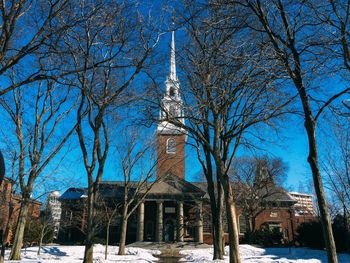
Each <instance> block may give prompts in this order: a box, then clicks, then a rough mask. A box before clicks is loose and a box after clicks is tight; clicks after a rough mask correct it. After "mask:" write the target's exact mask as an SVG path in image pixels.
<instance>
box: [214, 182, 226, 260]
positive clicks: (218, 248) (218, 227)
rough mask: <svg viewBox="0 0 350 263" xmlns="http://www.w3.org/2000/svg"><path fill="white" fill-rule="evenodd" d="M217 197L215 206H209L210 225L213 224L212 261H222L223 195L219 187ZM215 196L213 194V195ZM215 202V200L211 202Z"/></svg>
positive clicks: (223, 244) (223, 245)
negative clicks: (210, 212) (210, 214)
mask: <svg viewBox="0 0 350 263" xmlns="http://www.w3.org/2000/svg"><path fill="white" fill-rule="evenodd" d="M219 188H220V189H218V195H217V200H218V202H217V204H216V205H214V206H213V205H212V206H211V210H212V211H214V212H213V213H212V223H213V246H214V253H213V259H214V260H215V259H224V247H225V242H224V235H223V233H224V231H223V225H222V207H223V195H222V189H221V186H219ZM214 194H215V193H214ZM213 201H214V202H215V200H213Z"/></svg>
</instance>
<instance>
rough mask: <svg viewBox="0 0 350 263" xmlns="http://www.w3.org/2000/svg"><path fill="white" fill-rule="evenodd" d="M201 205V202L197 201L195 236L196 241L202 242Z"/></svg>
mask: <svg viewBox="0 0 350 263" xmlns="http://www.w3.org/2000/svg"><path fill="white" fill-rule="evenodd" d="M202 210H203V205H202V202H198V203H197V231H196V232H197V233H196V234H197V236H196V242H198V243H203V211H202Z"/></svg>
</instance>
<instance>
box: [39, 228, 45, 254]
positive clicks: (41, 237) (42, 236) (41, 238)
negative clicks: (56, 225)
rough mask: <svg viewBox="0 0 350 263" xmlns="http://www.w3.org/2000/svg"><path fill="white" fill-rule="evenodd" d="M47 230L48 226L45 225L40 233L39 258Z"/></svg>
mask: <svg viewBox="0 0 350 263" xmlns="http://www.w3.org/2000/svg"><path fill="white" fill-rule="evenodd" d="M45 228H46V226H45V225H44V226H43V227H42V229H41V232H40V240H39V247H38V256H39V255H40V252H41V247H42V245H43V238H44V235H45Z"/></svg>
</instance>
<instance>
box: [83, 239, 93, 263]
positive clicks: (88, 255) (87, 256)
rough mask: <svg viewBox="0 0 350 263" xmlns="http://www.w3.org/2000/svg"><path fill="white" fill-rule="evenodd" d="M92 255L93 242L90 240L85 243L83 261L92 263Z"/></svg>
mask: <svg viewBox="0 0 350 263" xmlns="http://www.w3.org/2000/svg"><path fill="white" fill-rule="evenodd" d="M93 257H94V244H92V242H90V243H86V244H85V250H84V261H83V262H84V263H92V261H93Z"/></svg>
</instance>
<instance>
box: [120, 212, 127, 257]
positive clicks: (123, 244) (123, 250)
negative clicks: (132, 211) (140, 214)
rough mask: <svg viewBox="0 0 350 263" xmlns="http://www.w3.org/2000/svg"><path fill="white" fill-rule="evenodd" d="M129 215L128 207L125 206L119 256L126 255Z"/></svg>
mask: <svg viewBox="0 0 350 263" xmlns="http://www.w3.org/2000/svg"><path fill="white" fill-rule="evenodd" d="M127 213H128V206H127V205H124V208H123V217H122V229H121V233H120V240H119V251H118V255H125V242H126V230H127V227H128V217H127Z"/></svg>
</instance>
